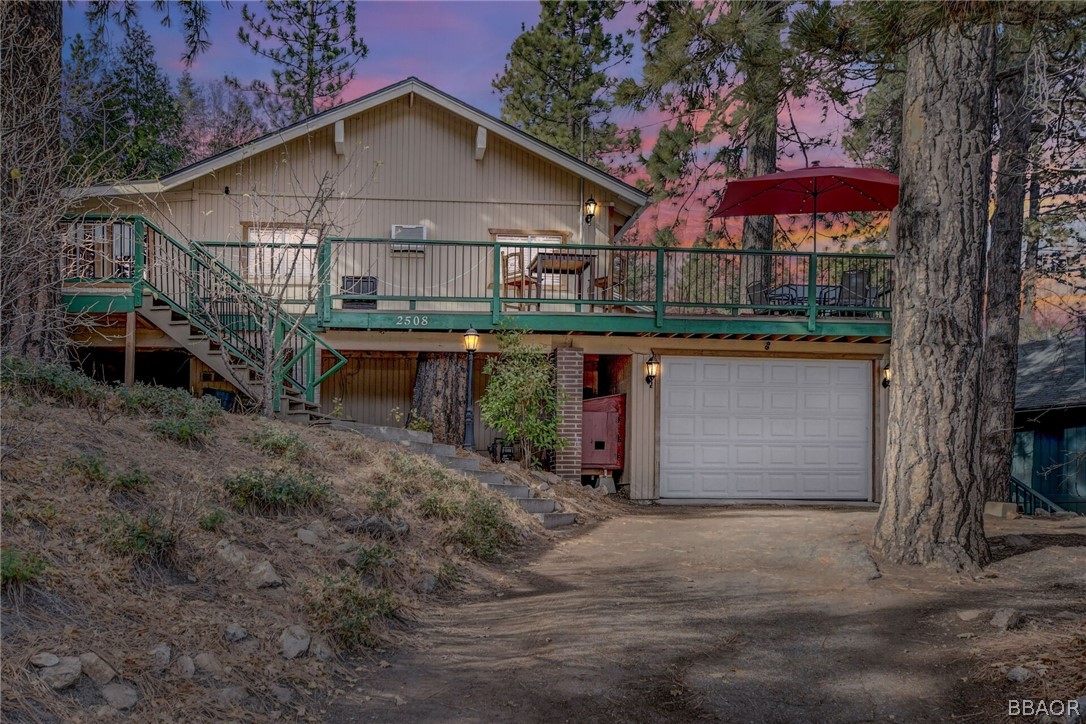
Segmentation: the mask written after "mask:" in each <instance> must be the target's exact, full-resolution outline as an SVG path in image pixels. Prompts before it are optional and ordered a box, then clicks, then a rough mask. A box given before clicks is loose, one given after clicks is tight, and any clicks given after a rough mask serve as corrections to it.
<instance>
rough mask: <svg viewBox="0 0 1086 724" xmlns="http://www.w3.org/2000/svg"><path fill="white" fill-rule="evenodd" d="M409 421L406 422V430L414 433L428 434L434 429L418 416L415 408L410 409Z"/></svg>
mask: <svg viewBox="0 0 1086 724" xmlns="http://www.w3.org/2000/svg"><path fill="white" fill-rule="evenodd" d="M408 417H409V418H410V419H408V421H407V429H408V430H415V431H416V432H430V431H431V430H433V429H434V426H433V425H432V424H431V423H430V421H429V420H427V419H426V418H425V417H423V416H422V415H421V414H419V411H418V410H416V409H415V408H413V407H412V408H411V414H410V415H409V416H408Z"/></svg>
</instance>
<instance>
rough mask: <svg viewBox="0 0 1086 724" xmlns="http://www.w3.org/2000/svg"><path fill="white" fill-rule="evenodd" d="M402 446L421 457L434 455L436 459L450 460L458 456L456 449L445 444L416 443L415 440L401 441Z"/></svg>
mask: <svg viewBox="0 0 1086 724" xmlns="http://www.w3.org/2000/svg"><path fill="white" fill-rule="evenodd" d="M400 444H401V445H403V446H404V447H405V448H407V449H408V450H410V451H411V452H413V453H418V454H419V455H432V456H434V457H439V458H440V457H445V458H450V457H452V456H453V455H456V448H454V447H453V446H452V445H446V444H445V443H443V442H416V441H414V440H401V441H400Z"/></svg>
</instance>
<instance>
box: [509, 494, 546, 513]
mask: <svg viewBox="0 0 1086 724" xmlns="http://www.w3.org/2000/svg"><path fill="white" fill-rule="evenodd" d="M516 500H517V504H518V505H519V506H520V507H522V508H524V509H525V510H526V511H528V512H529V513H536V514H542V513H553V512H554V500H553V499H551V498H517V499H516Z"/></svg>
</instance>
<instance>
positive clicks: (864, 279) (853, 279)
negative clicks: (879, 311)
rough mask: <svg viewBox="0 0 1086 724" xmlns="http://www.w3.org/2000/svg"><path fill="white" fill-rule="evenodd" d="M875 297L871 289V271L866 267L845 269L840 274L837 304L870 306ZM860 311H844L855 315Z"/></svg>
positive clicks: (843, 305) (872, 304) (842, 305)
mask: <svg viewBox="0 0 1086 724" xmlns="http://www.w3.org/2000/svg"><path fill="white" fill-rule="evenodd" d="M874 303H875V298H874V293H873V290H872V289H871V272H869V271H868V270H866V269H860V270H852V271H846V272H844V273H843V274H841V294H840V296H839V297H838V299H837V305H838V306H841V307H871V306H874ZM860 313H861V312H855V311H850V312H845V314H849V315H852V316H855V315H857V314H860Z"/></svg>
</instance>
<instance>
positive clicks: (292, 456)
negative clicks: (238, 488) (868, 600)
mask: <svg viewBox="0 0 1086 724" xmlns="http://www.w3.org/2000/svg"><path fill="white" fill-rule="evenodd" d="M244 440H245V441H246V442H248V443H250V444H252V446H253V447H255V448H256V449H257V450H260V451H261V452H265V453H268V454H269V455H274V456H276V457H280V458H286V459H287V460H294V461H298V460H302V459H304V458H305V455H306V453H307V452H308V448H307V447H306V444H305V442H303V441H302V438H301V436H300V435H299V434H298V433H296V432H293V431H290V430H281V429H279V428H277V427H274V426H272V425H261V426H260V427H258V428H257V430H256V432H254V433H253V434H252V435H249V436H248V437H245V438H244Z"/></svg>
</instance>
